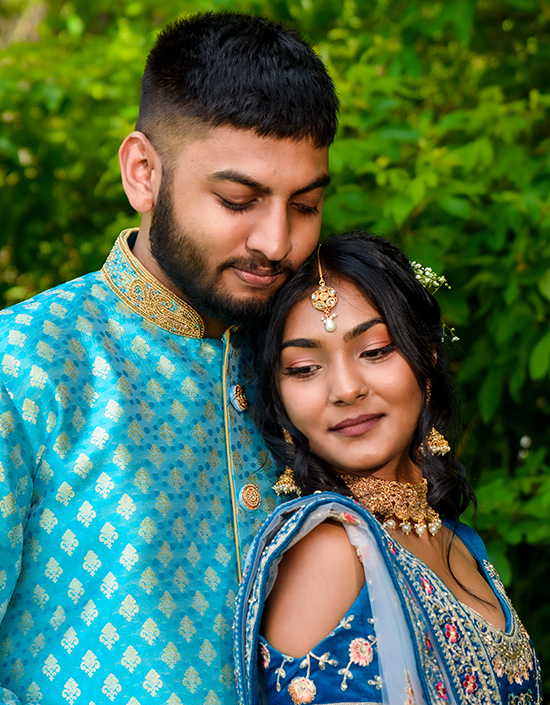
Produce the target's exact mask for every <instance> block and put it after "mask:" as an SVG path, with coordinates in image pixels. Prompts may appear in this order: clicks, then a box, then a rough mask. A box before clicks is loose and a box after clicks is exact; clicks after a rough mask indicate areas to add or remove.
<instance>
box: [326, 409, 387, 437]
mask: <svg viewBox="0 0 550 705" xmlns="http://www.w3.org/2000/svg"><path fill="white" fill-rule="evenodd" d="M382 416H383V414H363V415H362V416H356V417H355V418H354V419H344V420H343V421H340V423H338V424H336V426H333V427H332V428H331V429H330V430H331V431H334V432H335V433H338V434H340V435H341V436H361V435H362V434H363V433H366V432H367V431H370V429H371V428H373V427H374V426H376V424H377V423H378V422H379V421H380V419H381V418H382Z"/></svg>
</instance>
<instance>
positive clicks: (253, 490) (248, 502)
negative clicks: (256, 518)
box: [239, 483, 262, 512]
mask: <svg viewBox="0 0 550 705" xmlns="http://www.w3.org/2000/svg"><path fill="white" fill-rule="evenodd" d="M239 503H240V505H241V506H242V507H243V508H244V509H246V510H247V511H249V512H253V511H254V510H255V509H259V508H260V505H261V503H262V493H261V492H260V490H259V488H258V487H256V485H252V484H251V483H248V484H246V485H245V486H244V487H243V488H242V489H241V491H240V492H239Z"/></svg>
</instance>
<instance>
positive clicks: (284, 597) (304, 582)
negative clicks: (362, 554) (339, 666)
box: [264, 520, 364, 656]
mask: <svg viewBox="0 0 550 705" xmlns="http://www.w3.org/2000/svg"><path fill="white" fill-rule="evenodd" d="M363 585H364V573H363V567H362V564H361V562H360V561H359V559H358V557H357V555H356V552H355V548H354V546H353V545H352V544H351V543H350V541H349V539H348V536H347V533H346V530H345V529H344V528H343V527H342V525H341V524H338V523H336V522H334V521H331V520H328V521H324V522H322V523H320V524H319V525H317V526H315V527H314V528H313V529H312V530H311V531H309V532H308V533H307V534H306V535H305V536H303V537H302V538H301V539H300V540H299V541H298V542H297V543H295V544H294V545H293V546H292V547H291V548H289V549H288V550H287V551H286V552H285V554H284V556H283V558H282V560H281V562H280V563H279V566H278V572H277V579H276V581H275V584H274V585H273V589H272V591H271V593H270V595H269V598H268V601H267V605H266V611H265V623H264V630H265V631H264V634H265V636H266V638H267V640H268V641H269V642H270V643H271V644H272V646H274V647H275V648H276V649H278V650H279V651H281V652H283V653H286V654H289V655H291V656H302V655H303V654H304V653H307V652H308V651H309V650H310V649H311V648H312V647H313V646H314V645H315V644H317V643H318V642H319V641H320V640H321V639H322V638H323V637H325V636H326V635H327V634H328V633H329V632H331V631H332V630H333V629H334V628H335V627H336V626H337V625H338V623H339V621H340V620H341V619H342V617H344V615H345V614H346V612H347V611H348V609H349V608H350V606H351V605H352V604H353V602H354V601H355V600H356V599H357V596H358V595H359V593H360V591H361V588H362V587H363Z"/></svg>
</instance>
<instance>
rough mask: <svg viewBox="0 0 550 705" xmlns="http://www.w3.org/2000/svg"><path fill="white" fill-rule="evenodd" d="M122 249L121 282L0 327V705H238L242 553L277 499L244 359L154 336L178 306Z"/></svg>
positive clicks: (166, 333)
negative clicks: (244, 493) (156, 305)
mask: <svg viewBox="0 0 550 705" xmlns="http://www.w3.org/2000/svg"><path fill="white" fill-rule="evenodd" d="M119 244H120V243H117V245H116V246H115V248H114V250H113V254H112V255H111V258H110V260H109V262H110V264H109V265H108V273H109V274H110V275H111V278H112V281H114V282H115V284H116V286H115V287H112V286H109V285H108V283H107V280H106V278H105V277H104V276H103V275H102V274H101V273H99V272H97V273H94V274H89V275H87V276H85V277H82V278H80V279H77V280H75V281H72V282H69V283H68V284H65V285H62V286H60V287H58V288H56V289H53V290H51V291H48V292H46V293H44V294H41V295H40V296H37V297H36V298H35V299H32V300H30V301H27V302H25V303H23V304H20V305H18V306H15V307H13V308H11V309H7V310H5V311H3V312H2V314H1V315H0V390H1V391H0V394H1V399H0V404H1V406H0V522H1V523H0V558H1V560H0V615H1V624H0V685H1V686H2V688H3V689H2V693H3V699H2V698H0V700H1V701H2V702H4V703H35V704H36V705H61V704H62V703H70V705H73V704H75V705H91V704H92V703H95V704H96V705H100V704H103V703H107V704H108V703H111V702H112V703H120V704H121V705H146V704H148V703H153V702H154V703H163V704H165V703H167V704H168V705H176V704H177V703H197V704H202V703H205V704H207V705H222V704H223V705H233V704H234V703H236V702H237V697H236V694H235V683H234V676H233V666H232V659H231V636H230V628H231V622H232V616H233V607H234V601H235V595H236V592H237V588H238V576H239V565H238V563H239V554H240V557H241V558H242V557H243V556H244V555H245V554H246V551H247V549H248V546H249V543H250V541H251V538H252V535H253V534H254V532H255V531H256V530H257V529H258V527H259V526H260V524H261V521H262V520H263V519H264V518H265V516H266V514H267V513H268V512H269V511H271V510H272V509H273V508H274V507H275V502H276V500H275V497H274V495H273V492H272V491H271V485H272V484H273V482H274V481H275V479H276V477H275V475H276V473H275V468H274V467H273V464H272V461H271V458H270V457H269V455H268V453H267V452H266V450H265V448H264V444H263V442H262V440H261V438H260V437H259V434H258V432H257V430H256V428H255V426H254V423H253V404H252V402H253V398H254V378H253V373H252V370H251V368H250V365H249V362H250V359H251V352H250V348H249V344H248V341H247V338H246V336H245V335H244V334H243V333H240V332H235V331H228V332H226V335H225V337H224V338H223V340H212V339H194V338H189V337H186V336H182V335H177V334H175V333H174V332H172V331H171V330H166V329H164V328H163V327H161V325H160V324H161V323H162V321H163V320H164V319H165V318H166V316H165V315H164V314H165V310H166V304H165V305H162V306H163V307H162V308H160V309H158V310H159V315H158V316H157V317H156V318H155V317H154V316H153V315H149V314H150V312H151V310H152V307H151V301H152V298H153V297H154V296H157V295H161V298H162V299H163V300H165V301H166V302H168V304H167V305H168V310H169V311H170V315H171V316H173V317H174V319H175V320H176V321H177V318H178V315H179V313H180V310H179V309H180V303H178V301H177V300H174V297H170V295H169V294H168V293H167V292H166V291H165V290H164V291H163V290H162V287H161V286H160V285H159V286H158V287H156V286H155V284H154V282H151V280H148V281H146V282H145V281H142V280H140V274H139V271H138V270H137V269H136V267H135V262H132V259H131V257H130V258H128V257H125V256H123V255H122V254H121V249H120V247H119V246H118V245H119ZM136 292H137V293H136ZM143 292H146V295H144V293H143ZM126 295H127V296H126ZM136 297H137V298H136ZM139 297H141V298H139ZM132 302H137V304H136V305H133V304H132ZM139 306H143V307H144V308H143V311H144V313H147V312H149V314H148V315H146V317H144V316H143V315H140V313H138V311H137V310H136V307H138V308H139ZM167 327H168V328H170V325H168V326H167ZM237 384H238V385H240V386H241V387H242V388H243V389H244V391H245V393H246V395H247V396H248V399H249V402H250V406H249V407H248V408H247V409H245V410H242V409H241V408H240V407H239V404H238V403H236V400H235V385H237ZM247 484H248V485H251V486H253V488H256V490H259V492H260V493H261V500H260V502H259V506H258V508H257V509H252V510H248V509H245V508H244V506H245V505H243V504H241V503H240V502H239V499H238V498H239V492H240V490H241V489H242V488H243V487H244V486H245V485H247ZM249 489H250V488H249ZM249 504H250V503H249Z"/></svg>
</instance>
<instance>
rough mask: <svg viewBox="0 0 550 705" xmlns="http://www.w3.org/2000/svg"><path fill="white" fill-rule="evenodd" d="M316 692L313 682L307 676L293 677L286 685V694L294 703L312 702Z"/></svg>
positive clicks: (300, 704)
mask: <svg viewBox="0 0 550 705" xmlns="http://www.w3.org/2000/svg"><path fill="white" fill-rule="evenodd" d="M316 692H317V689H316V688H315V683H314V682H313V681H312V680H310V679H309V678H302V677H300V678H293V679H292V680H291V681H290V685H289V686H288V694H289V695H290V697H291V698H292V702H293V703H294V705H302V703H310V702H312V701H313V699H314V698H315V694H316Z"/></svg>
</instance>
